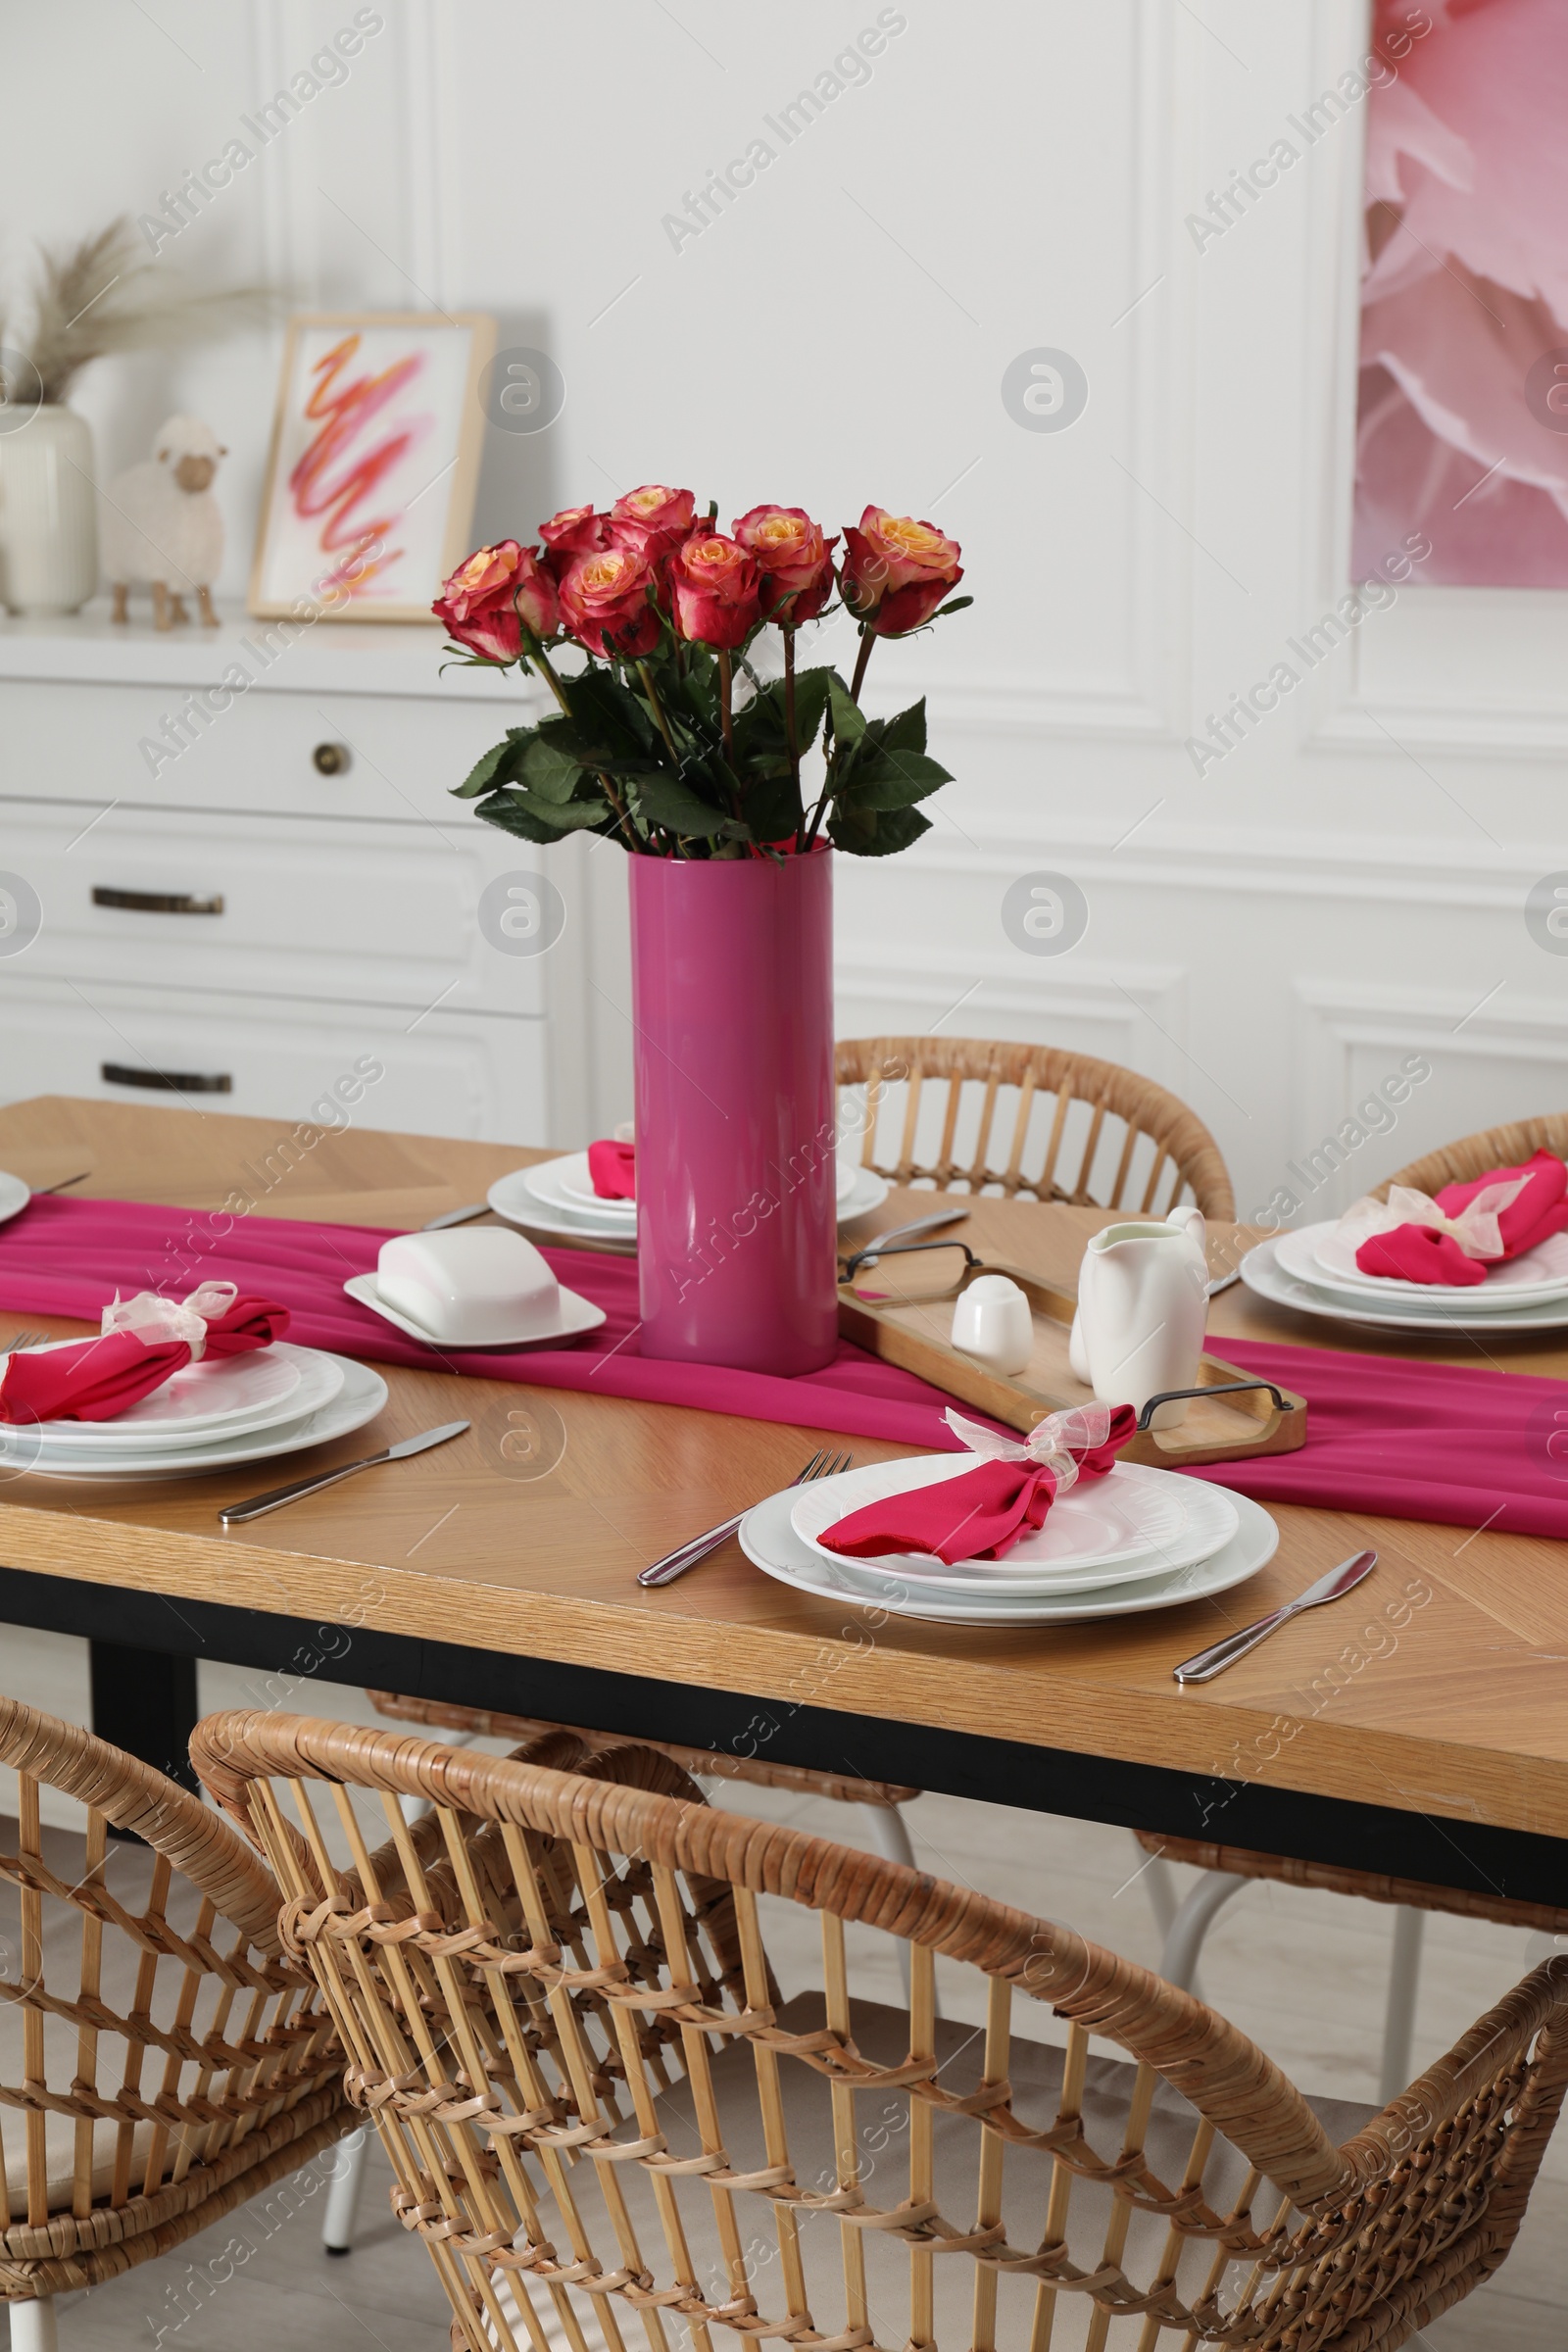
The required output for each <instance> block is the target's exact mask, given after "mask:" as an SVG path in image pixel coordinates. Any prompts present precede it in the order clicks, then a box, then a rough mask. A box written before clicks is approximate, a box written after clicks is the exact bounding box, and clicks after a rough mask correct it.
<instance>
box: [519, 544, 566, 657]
mask: <svg viewBox="0 0 1568 2352" xmlns="http://www.w3.org/2000/svg"><path fill="white" fill-rule="evenodd" d="M512 603H513V609H514V611H515V613H516V614H517V617H518V619H519V620H520V621H521V622H522V625H523V627H524V628H525V629H530V630H531V631H532V632H533V634H534V636H535V637H553V636H554V635H555V633H556V631H557V630H558V629H559V628H560V626H561V601H560V599H559V597H558V596H557V594H556V583H555V581H554V580H553V579H552V578H551V576H550V574H549V572H548V571H547V570H546V569H545V567H544V565H543V564H541V563H540V561H539V556H538V551H537V550H536V549H534V548H531V547H525V548H524V549H523V550H522V552H521V554H520V555H519V556H518V558H517V577H516V585H515V588H514V589H513V592H512Z"/></svg>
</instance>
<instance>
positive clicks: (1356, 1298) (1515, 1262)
mask: <svg viewBox="0 0 1568 2352" xmlns="http://www.w3.org/2000/svg"><path fill="white" fill-rule="evenodd" d="M1356 1247H1357V1244H1356V1243H1355V1241H1354V1240H1353V1239H1351V1238H1350V1237H1349V1236H1348V1235H1344V1234H1342V1233H1341V1231H1340V1229H1339V1227H1338V1225H1335V1224H1322V1225H1303V1226H1302V1227H1301V1228H1300V1230H1299V1232H1296V1233H1282V1234H1278V1235H1276V1237H1275V1238H1274V1240H1273V1241H1269V1242H1261V1243H1259V1245H1258V1247H1257V1248H1256V1249H1255V1250H1249V1251H1248V1253H1247V1255H1246V1256H1245V1257H1244V1258H1243V1260H1242V1280H1243V1281H1244V1282H1245V1283H1246V1284H1247V1286H1248V1288H1249V1289H1250V1290H1253V1291H1255V1292H1256V1293H1257V1295H1258V1297H1259V1298H1260V1299H1272V1300H1273V1301H1274V1303H1275V1304H1276V1305H1277V1306H1294V1307H1296V1308H1297V1309H1298V1310H1299V1312H1300V1313H1302V1314H1307V1315H1326V1316H1328V1317H1330V1318H1331V1319H1332V1320H1334V1321H1336V1322H1341V1323H1366V1324H1371V1325H1373V1326H1376V1327H1381V1328H1383V1329H1387V1330H1391V1331H1427V1332H1431V1331H1434V1330H1437V1331H1443V1332H1453V1331H1456V1330H1463V1331H1538V1330H1544V1331H1550V1330H1553V1329H1555V1328H1557V1327H1558V1326H1560V1325H1563V1324H1568V1233H1555V1234H1553V1235H1551V1237H1550V1238H1549V1240H1547V1241H1544V1242H1542V1243H1540V1244H1539V1245H1538V1246H1537V1248H1536V1249H1534V1250H1526V1251H1525V1253H1524V1255H1523V1256H1522V1257H1515V1258H1511V1259H1510V1260H1509V1261H1508V1263H1507V1264H1506V1265H1498V1266H1493V1267H1491V1268H1490V1269H1489V1270H1488V1272H1487V1274H1486V1275H1485V1277H1484V1279H1483V1280H1482V1281H1480V1282H1474V1283H1466V1284H1464V1285H1459V1284H1456V1283H1455V1284H1450V1283H1433V1282H1397V1281H1395V1280H1394V1279H1393V1277H1392V1276H1388V1275H1382V1274H1363V1273H1362V1271H1361V1269H1360V1267H1359V1266H1358V1265H1357V1264H1356V1262H1355V1251H1356Z"/></svg>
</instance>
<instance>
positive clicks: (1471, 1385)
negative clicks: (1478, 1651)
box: [1192, 1339, 1568, 1539]
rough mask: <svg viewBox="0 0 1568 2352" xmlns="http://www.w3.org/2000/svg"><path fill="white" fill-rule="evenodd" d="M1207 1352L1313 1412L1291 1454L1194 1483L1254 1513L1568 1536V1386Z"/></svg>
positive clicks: (1377, 1361)
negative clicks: (1372, 1517) (1258, 1509)
mask: <svg viewBox="0 0 1568 2352" xmlns="http://www.w3.org/2000/svg"><path fill="white" fill-rule="evenodd" d="M1214 1345H1215V1350H1216V1352H1217V1353H1218V1354H1220V1355H1223V1356H1224V1358H1225V1360H1226V1362H1227V1363H1232V1364H1240V1365H1241V1367H1242V1369H1243V1370H1244V1371H1246V1372H1255V1373H1257V1374H1258V1375H1259V1377H1260V1378H1261V1379H1263V1380H1272V1381H1276V1382H1277V1383H1278V1384H1279V1386H1280V1387H1281V1388H1286V1389H1294V1390H1295V1391H1296V1392H1297V1395H1298V1396H1299V1397H1305V1398H1306V1402H1307V1418H1306V1431H1307V1435H1306V1444H1305V1445H1304V1446H1302V1447H1301V1448H1300V1450H1299V1452H1298V1453H1270V1454H1257V1455H1254V1457H1253V1458H1252V1459H1251V1460H1250V1461H1246V1462H1216V1463H1215V1464H1214V1466H1213V1467H1212V1469H1207V1470H1195V1471H1194V1472H1193V1473H1192V1475H1193V1477H1195V1478H1208V1479H1212V1480H1213V1481H1214V1482H1215V1483H1216V1484H1217V1485H1219V1486H1223V1487H1234V1488H1235V1489H1236V1491H1237V1493H1238V1494H1241V1495H1251V1496H1252V1498H1253V1500H1254V1501H1256V1502H1304V1503H1309V1504H1312V1505H1314V1506H1315V1507H1316V1508H1317V1509H1319V1510H1337V1511H1375V1512H1379V1513H1381V1514H1383V1515H1384V1516H1386V1517H1388V1518H1391V1519H1438V1520H1442V1521H1444V1522H1445V1523H1446V1525H1448V1526H1450V1527H1474V1528H1482V1527H1490V1528H1493V1529H1495V1531H1496V1533H1497V1534H1498V1535H1507V1536H1557V1537H1560V1538H1565V1539H1568V1381H1561V1380H1542V1379H1540V1378H1539V1377H1538V1376H1537V1375H1535V1374H1533V1373H1528V1372H1470V1371H1466V1370H1462V1369H1460V1368H1459V1367H1458V1366H1455V1365H1452V1364H1423V1363H1401V1362H1399V1361H1398V1360H1397V1359H1396V1358H1393V1357H1390V1356H1386V1355H1338V1354H1332V1353H1330V1352H1329V1350H1328V1349H1326V1348H1279V1347H1275V1346H1274V1345H1273V1344H1272V1342H1271V1343H1270V1344H1268V1345H1267V1346H1261V1345H1259V1344H1258V1343H1257V1342H1255V1341H1251V1340H1231V1339H1222V1340H1219V1341H1216V1342H1215V1343H1214Z"/></svg>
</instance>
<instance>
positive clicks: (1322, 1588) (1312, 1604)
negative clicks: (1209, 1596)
mask: <svg viewBox="0 0 1568 2352" xmlns="http://www.w3.org/2000/svg"><path fill="white" fill-rule="evenodd" d="M1377 1564H1378V1555H1377V1553H1376V1552H1375V1551H1356V1552H1352V1553H1351V1555H1350V1557H1349V1558H1348V1560H1342V1561H1341V1562H1340V1564H1339V1566H1338V1567H1337V1568H1331V1569H1330V1570H1329V1572H1328V1574H1327V1576H1320V1577H1319V1578H1318V1580H1317V1583H1316V1584H1315V1585H1308V1586H1307V1588H1306V1591H1305V1592H1304V1593H1301V1594H1300V1595H1299V1598H1298V1599H1296V1600H1288V1601H1287V1602H1286V1603H1285V1606H1284V1607H1283V1608H1282V1609H1274V1610H1272V1611H1271V1612H1270V1614H1269V1615H1268V1616H1267V1617H1259V1618H1258V1619H1257V1621H1256V1623H1255V1624H1253V1625H1244V1626H1243V1627H1242V1629H1241V1631H1240V1633H1235V1634H1227V1635H1226V1637H1225V1639H1224V1641H1223V1642H1215V1643H1214V1645H1213V1647H1212V1648H1211V1649H1201V1650H1200V1651H1199V1653H1198V1655H1197V1657H1196V1658H1186V1659H1184V1660H1183V1662H1182V1663H1181V1665H1180V1666H1176V1667H1173V1668H1172V1669H1171V1671H1172V1673H1173V1674H1174V1675H1175V1677H1176V1680H1177V1681H1178V1682H1179V1683H1211V1682H1212V1681H1213V1679H1214V1677H1215V1675H1216V1674H1223V1673H1224V1671H1225V1669H1226V1667H1227V1666H1234V1665H1235V1663H1236V1661H1237V1659H1238V1658H1245V1657H1246V1655H1247V1653H1248V1651H1249V1650H1250V1649H1255V1648H1256V1647H1257V1645H1258V1643H1259V1642H1266V1641H1267V1640H1268V1638H1269V1636H1270V1634H1272V1633H1277V1632H1278V1630H1279V1628H1280V1627H1281V1626H1282V1625H1288V1624H1289V1623H1290V1621H1291V1619H1292V1618H1293V1617H1299V1615H1300V1613H1301V1611H1302V1610H1303V1609H1317V1608H1321V1607H1322V1605H1323V1603H1324V1601H1326V1600H1338V1599H1339V1598H1340V1597H1341V1595H1342V1594H1343V1593H1353V1592H1354V1590H1355V1588H1356V1586H1357V1585H1358V1584H1359V1583H1360V1582H1361V1580H1362V1578H1363V1577H1366V1576H1370V1575H1371V1573H1372V1571H1373V1569H1374V1568H1375V1567H1376V1566H1377Z"/></svg>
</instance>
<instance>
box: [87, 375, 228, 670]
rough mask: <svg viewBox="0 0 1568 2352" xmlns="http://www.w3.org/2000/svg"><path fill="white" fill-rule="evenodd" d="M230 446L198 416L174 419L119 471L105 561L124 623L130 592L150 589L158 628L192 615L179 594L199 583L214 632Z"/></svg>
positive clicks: (108, 500) (109, 495) (116, 615)
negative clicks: (217, 489)
mask: <svg viewBox="0 0 1568 2352" xmlns="http://www.w3.org/2000/svg"><path fill="white" fill-rule="evenodd" d="M227 455H228V452H227V450H226V449H225V448H224V447H223V445H222V443H221V441H220V440H219V438H218V435H217V434H216V433H215V432H214V431H213V429H212V427H211V425H207V424H203V423H202V421H201V419H200V418H199V417H170V419H169V422H168V423H167V424H166V425H165V426H164V428H163V430H162V432H161V433H160V434H159V435H158V438H157V440H156V441H155V442H154V444H153V454H152V456H151V457H150V458H148V459H145V460H144V461H143V462H142V464H141V465H140V466H127V467H126V469H125V471H124V472H123V473H117V474H116V476H115V478H114V480H113V481H112V482H111V483H110V485H109V488H108V490H107V491H106V492H105V494H104V495H105V514H104V531H103V541H104V563H105V567H106V569H107V570H108V573H109V581H110V585H111V587H112V588H113V590H114V598H115V603H114V611H113V613H111V615H110V617H111V618H112V619H114V620H124V619H125V618H126V613H125V592H126V589H127V588H128V587H130V586H131V585H132V584H133V583H144V584H145V585H147V586H148V587H150V588H151V589H152V592H153V627H154V628H155V629H169V628H172V627H173V626H174V624H175V623H176V622H177V621H184V620H188V619H189V618H190V615H189V613H187V612H186V610H185V603H184V598H183V595H182V593H181V591H182V590H184V589H186V588H194V589H195V591H196V602H197V605H198V607H199V608H200V611H201V616H202V623H203V626H204V627H206V628H209V629H216V628H217V626H218V614H217V613H215V612H214V611H213V597H212V584H213V581H214V580H215V579H216V578H217V576H218V569H219V566H220V564H221V563H222V561H223V517H222V515H221V512H220V510H219V505H218V501H217V499H216V498H214V497H213V495H212V481H213V476H214V475H215V474H216V473H217V471H218V461H219V459H220V458H226V457H227Z"/></svg>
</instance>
